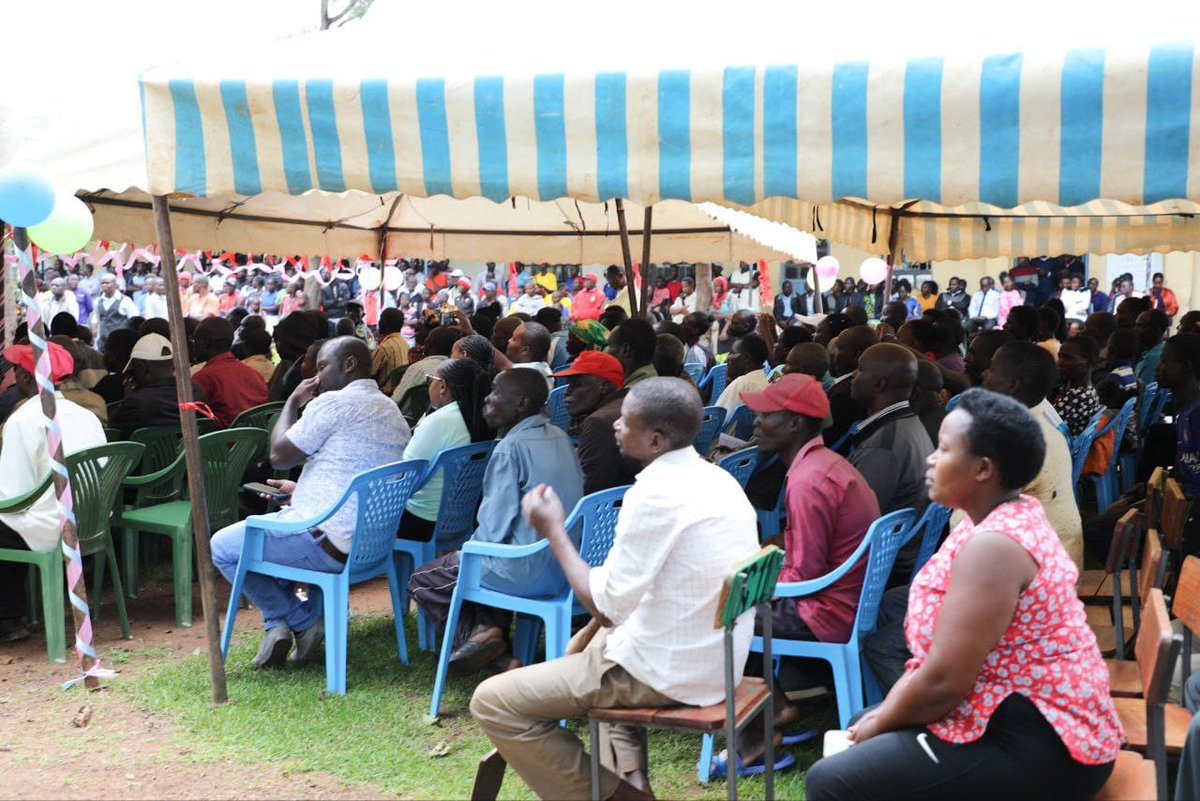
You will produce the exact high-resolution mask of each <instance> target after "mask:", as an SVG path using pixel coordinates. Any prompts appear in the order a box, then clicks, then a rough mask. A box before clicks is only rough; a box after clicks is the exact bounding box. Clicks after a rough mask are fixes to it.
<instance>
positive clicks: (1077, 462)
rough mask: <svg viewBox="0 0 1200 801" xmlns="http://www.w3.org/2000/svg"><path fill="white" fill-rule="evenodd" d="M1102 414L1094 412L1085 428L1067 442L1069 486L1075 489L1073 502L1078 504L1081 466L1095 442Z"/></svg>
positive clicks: (1081, 473) (1081, 474) (1081, 475)
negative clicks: (1068, 449) (1069, 466)
mask: <svg viewBox="0 0 1200 801" xmlns="http://www.w3.org/2000/svg"><path fill="white" fill-rule="evenodd" d="M1103 416H1104V413H1103V412H1096V413H1095V414H1094V415H1092V419H1091V420H1089V421H1088V424H1087V428H1085V429H1083V431H1081V432H1079V436H1078V437H1074V438H1073V439H1070V440H1068V442H1069V443H1070V445H1069V447H1070V449H1071V486H1072V487H1074V488H1075V502H1076V503H1078V502H1079V481H1080V479H1081V478H1082V477H1083V465H1084V463H1085V462H1086V461H1087V456H1088V451H1090V450H1091V449H1092V443H1093V442H1095V441H1096V431H1097V429H1099V428H1100V420H1101V419H1102V418H1103Z"/></svg>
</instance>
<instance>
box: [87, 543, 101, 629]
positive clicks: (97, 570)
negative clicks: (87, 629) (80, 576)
mask: <svg viewBox="0 0 1200 801" xmlns="http://www.w3.org/2000/svg"><path fill="white" fill-rule="evenodd" d="M93 556H97V557H99V558H95V559H93V560H92V590H91V595H90V596H89V597H88V602H89V603H90V604H91V607H92V622H93V623H99V622H100V606H101V603H100V599H101V598H102V597H103V596H102V594H101V593H102V592H103V590H104V552H103V551H99V552H97V553H96V554H93Z"/></svg>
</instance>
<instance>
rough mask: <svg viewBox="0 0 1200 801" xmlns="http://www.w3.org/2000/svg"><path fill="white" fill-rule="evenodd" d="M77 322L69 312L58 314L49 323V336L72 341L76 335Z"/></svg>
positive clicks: (77, 329)
mask: <svg viewBox="0 0 1200 801" xmlns="http://www.w3.org/2000/svg"><path fill="white" fill-rule="evenodd" d="M78 331H79V322H78V321H77V320H76V319H75V315H73V314H71V313H70V312H65V311H64V312H59V313H58V314H56V315H54V319H52V320H51V321H50V336H58V335H62V336H64V337H71V338H72V339H74V338H75V336H76V335H77V334H78Z"/></svg>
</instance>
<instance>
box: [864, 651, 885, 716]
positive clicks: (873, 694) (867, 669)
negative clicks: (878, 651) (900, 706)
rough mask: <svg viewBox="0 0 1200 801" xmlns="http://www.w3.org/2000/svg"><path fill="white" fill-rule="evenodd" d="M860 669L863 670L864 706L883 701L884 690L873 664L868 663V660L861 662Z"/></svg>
mask: <svg viewBox="0 0 1200 801" xmlns="http://www.w3.org/2000/svg"><path fill="white" fill-rule="evenodd" d="M860 658H861V657H860ZM859 670H860V671H861V672H862V683H863V708H864V709H865V708H866V707H868V706H874V705H875V704H878V703H880V702H882V701H883V690H882V689H881V688H880V686H879V681H878V680H877V679H876V678H875V671H873V670H871V666H870V665H868V664H867V662H866V660H862V661H861V662H860V664H859Z"/></svg>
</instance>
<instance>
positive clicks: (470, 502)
mask: <svg viewBox="0 0 1200 801" xmlns="http://www.w3.org/2000/svg"><path fill="white" fill-rule="evenodd" d="M497 442H498V440H494V439H490V440H487V441H486V442H473V443H471V444H470V445H460V446H459V447H457V448H447V449H446V450H444V451H442V452H441V453H439V454H438V455H437V456H436V457H435V458H434V460H433V462H431V463H430V465H429V467H428V468H427V473H428V475H433V473H435V472H436V471H437V470H441V471H442V499H441V503H440V504H439V506H438V516H437V525H436V526H434V530H433V539H434V541H435V542H436V543H437V546H438V548H456V547H458V546H459V545H461V544H462V543H463V542H465V541H466V540H467V538H468V537H470V536H471V534H472V532H473V531H474V529H475V510H476V508H478V506H479V498H480V496H481V495H483V474H484V472H485V471H486V470H487V466H488V460H489V459H491V458H492V451H493V450H495V448H496V444H497Z"/></svg>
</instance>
